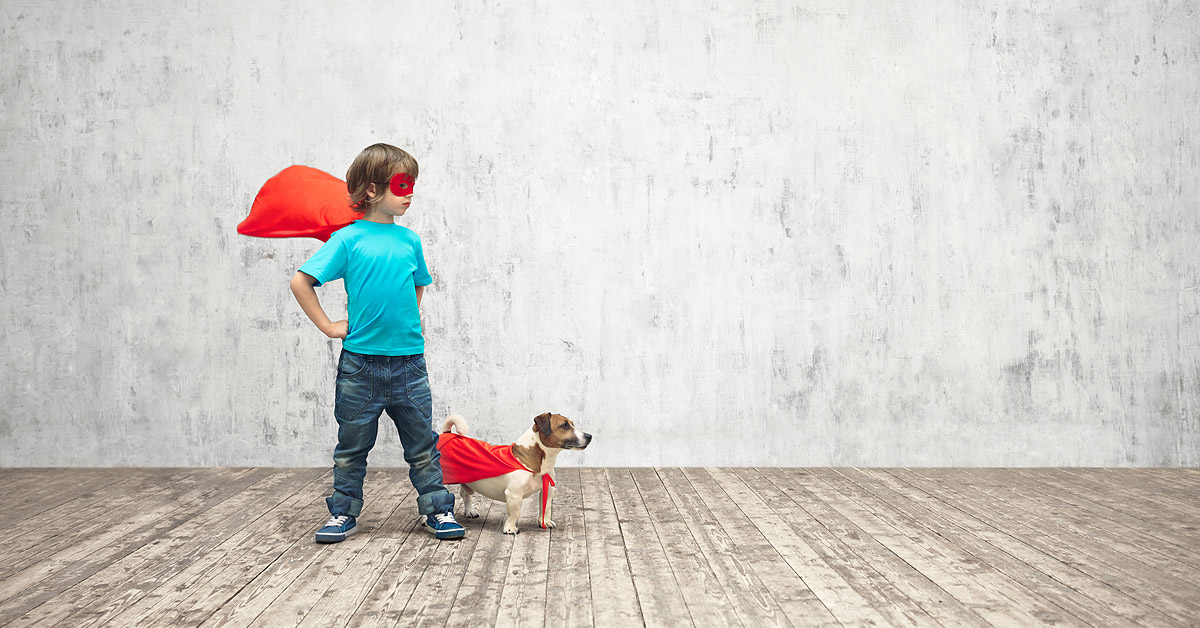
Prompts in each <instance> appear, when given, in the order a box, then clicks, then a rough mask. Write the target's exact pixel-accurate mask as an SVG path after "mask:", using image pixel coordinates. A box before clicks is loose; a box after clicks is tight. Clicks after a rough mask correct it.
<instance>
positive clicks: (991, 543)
mask: <svg viewBox="0 0 1200 628" xmlns="http://www.w3.org/2000/svg"><path fill="white" fill-rule="evenodd" d="M898 471H899V470H895V469H887V470H884V469H837V470H834V471H831V472H830V474H831V475H830V477H829V480H830V481H838V479H837V477H835V476H834V475H833V474H836V476H841V478H844V481H850V482H854V483H856V484H858V486H860V487H861V488H863V489H865V490H866V491H868V492H871V493H872V494H874V495H875V496H876V497H878V498H879V499H881V500H883V501H885V502H887V503H889V504H891V505H892V506H893V507H894V508H897V509H899V510H901V511H902V512H904V513H905V514H907V515H908V516H910V517H911V518H913V519H914V520H916V521H919V522H921V524H922V525H925V526H927V527H928V528H929V529H930V530H932V531H933V532H935V533H937V534H940V535H941V536H943V537H944V538H945V539H946V540H948V541H949V542H951V543H953V544H955V545H957V546H958V547H959V548H960V549H961V550H962V551H964V552H966V553H968V554H970V555H972V556H974V557H975V559H976V560H977V561H978V562H979V564H981V565H987V566H990V567H992V568H994V570H995V572H999V574H1000V577H996V576H995V575H994V572H990V573H986V572H985V574H981V575H985V576H986V577H988V582H989V584H990V586H991V587H992V590H993V591H996V592H998V593H1000V594H1002V595H1003V596H1004V597H1005V598H1007V599H1008V600H1010V601H1011V602H1012V604H1013V607H1014V609H1015V611H1016V612H1019V613H1020V614H1021V615H1023V616H1025V617H1026V618H1027V619H1026V621H1028V622H1029V623H1030V624H1055V625H1058V624H1065V625H1073V626H1080V625H1087V624H1089V623H1093V622H1094V621H1099V616H1098V615H1097V614H1096V613H1095V611H1094V609H1093V608H1092V607H1091V606H1089V605H1087V604H1080V603H1079V601H1078V600H1077V599H1076V598H1072V597H1069V596H1068V595H1067V591H1069V589H1068V588H1067V587H1063V586H1062V585H1061V584H1059V583H1058V582H1056V581H1055V580H1054V579H1053V578H1050V577H1048V576H1046V575H1045V574H1044V573H1043V572H1042V571H1041V570H1039V569H1037V568H1034V567H1032V566H1031V565H1030V564H1027V563H1026V562H1023V561H1022V559H1023V558H1024V559H1027V558H1028V554H1029V548H1027V547H1023V546H1022V545H1021V544H1020V542H1019V541H1017V540H1016V539H1012V538H1011V537H1008V536H1007V535H1004V534H1000V533H997V532H996V531H995V530H994V529H992V528H991V527H990V526H988V525H986V524H984V523H982V522H981V521H979V520H978V519H975V518H973V517H971V516H968V514H967V513H963V512H961V511H959V510H958V509H957V508H956V505H957V504H955V503H951V502H946V501H943V500H940V499H938V498H937V497H935V496H934V495H932V494H929V493H926V492H924V491H921V490H917V489H916V488H914V487H913V486H912V485H910V484H906V483H905V482H902V481H900V480H899V479H897V478H896V477H894V475H892V474H893V473H894V472H898ZM822 473H823V472H822ZM1002 548H1003V549H1002ZM1013 548H1016V549H1015V550H1014V549H1013ZM1056 593H1061V594H1060V595H1056ZM1064 596H1066V597H1064ZM1093 625H1095V624H1094V623H1093Z"/></svg>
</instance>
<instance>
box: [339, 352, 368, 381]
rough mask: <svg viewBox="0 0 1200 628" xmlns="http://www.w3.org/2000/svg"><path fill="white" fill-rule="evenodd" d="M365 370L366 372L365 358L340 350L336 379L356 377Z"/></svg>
mask: <svg viewBox="0 0 1200 628" xmlns="http://www.w3.org/2000/svg"><path fill="white" fill-rule="evenodd" d="M365 370H367V359H366V358H365V357H363V356H361V355H359V354H357V353H352V352H350V351H346V350H345V349H342V355H341V357H340V358H339V359H338V371H337V374H338V378H343V377H348V378H353V377H357V376H359V375H361V374H362V372H363V371H365Z"/></svg>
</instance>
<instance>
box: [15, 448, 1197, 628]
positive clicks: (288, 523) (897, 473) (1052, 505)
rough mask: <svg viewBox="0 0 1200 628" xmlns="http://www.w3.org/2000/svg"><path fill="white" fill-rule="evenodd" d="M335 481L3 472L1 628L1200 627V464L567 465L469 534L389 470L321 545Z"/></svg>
mask: <svg viewBox="0 0 1200 628" xmlns="http://www.w3.org/2000/svg"><path fill="white" fill-rule="evenodd" d="M330 482H331V474H330V471H329V470H328V469H4V470H0V496H3V504H4V506H5V507H4V509H3V511H2V512H0V521H2V522H3V524H4V526H3V530H4V531H5V534H4V538H5V539H6V541H7V542H6V543H4V544H3V546H0V626H72V627H82V626H94V625H112V626H322V627H326V626H376V625H379V626H393V625H403V626H409V625H429V626H492V625H501V626H512V625H522V626H547V627H558V626H592V625H594V626H604V627H608V626H639V625H649V626H672V627H673V626H685V625H695V626H703V627H709V626H718V627H724V626H748V627H749V626H775V625H778V626H788V625H791V626H954V627H958V626H1036V625H1054V626H1197V625H1200V585H1198V584H1197V583H1198V582H1200V499H1198V498H1200V470H1196V469H1154V470H1148V469H859V468H854V469H849V468H839V469H777V468H758V469H727V468H722V469H715V468H710V469H700V468H689V469H678V468H659V469H651V468H639V469H562V470H560V472H559V478H558V484H559V487H560V491H559V493H558V495H557V497H556V507H555V511H554V513H555V514H554V518H555V520H556V522H557V523H558V524H559V527H558V528H557V529H554V530H542V529H539V528H538V527H537V525H536V518H537V506H536V504H535V503H534V501H533V500H530V501H528V502H527V503H526V508H525V511H524V516H523V517H522V520H521V527H522V533H521V534H519V535H517V536H515V537H512V536H505V535H502V534H501V533H500V522H501V519H502V518H503V507H502V505H501V504H497V503H492V502H489V501H487V500H482V501H483V504H482V506H483V507H482V508H481V510H483V511H484V516H483V517H481V518H479V519H474V520H466V521H463V523H464V524H465V525H466V527H467V537H466V539H464V540H461V541H437V540H434V539H433V538H432V536H430V535H429V534H428V533H427V532H426V531H424V530H423V529H421V528H419V527H416V526H415V525H414V524H416V523H417V517H416V511H415V500H414V494H413V491H412V488H411V486H410V485H409V482H408V478H407V474H406V473H405V471H404V470H402V469H383V470H372V471H371V472H370V474H369V475H368V477H367V484H366V488H367V492H368V493H367V507H366V510H365V512H364V515H363V517H362V518H361V519H360V523H359V533H358V534H357V535H356V536H353V537H351V538H350V539H349V540H347V541H345V542H343V543H339V544H334V545H317V544H315V543H313V540H312V535H313V532H314V531H315V530H316V528H317V527H319V526H320V525H321V524H322V523H323V522H324V520H325V519H326V518H327V516H328V514H327V512H326V511H325V506H324V501H323V498H324V496H325V495H326V494H327V493H328V492H329V489H330ZM461 519H462V518H461V517H460V520H461Z"/></svg>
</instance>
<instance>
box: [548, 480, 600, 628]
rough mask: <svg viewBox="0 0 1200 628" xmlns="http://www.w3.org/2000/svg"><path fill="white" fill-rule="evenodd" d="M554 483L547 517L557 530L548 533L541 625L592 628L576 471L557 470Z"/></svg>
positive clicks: (580, 499)
mask: <svg viewBox="0 0 1200 628" xmlns="http://www.w3.org/2000/svg"><path fill="white" fill-rule="evenodd" d="M555 482H557V484H558V486H557V487H556V488H555V493H554V506H553V509H552V511H551V513H550V514H551V518H552V519H553V520H554V523H555V524H556V525H557V526H558V527H556V528H554V529H552V530H551V531H550V553H549V555H548V561H549V564H550V569H549V571H548V572H547V574H546V621H545V626H546V628H557V627H559V626H592V625H594V624H595V620H594V619H593V617H592V583H591V579H590V578H589V576H588V555H587V529H586V528H585V526H584V520H583V508H584V505H583V499H582V492H581V488H580V487H581V484H580V479H579V470H578V469H574V468H568V469H558V470H556V471H555Z"/></svg>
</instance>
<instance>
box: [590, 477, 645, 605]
mask: <svg viewBox="0 0 1200 628" xmlns="http://www.w3.org/2000/svg"><path fill="white" fill-rule="evenodd" d="M579 476H580V489H581V492H582V499H583V503H584V504H586V508H585V509H584V513H583V514H584V527H585V529H586V530H587V553H588V579H589V582H591V584H592V600H593V601H594V602H595V601H599V602H598V603H594V604H593V605H592V617H593V618H594V619H595V620H596V625H597V626H635V625H645V623H646V621H645V620H644V619H643V618H642V606H641V602H640V600H638V594H637V587H636V586H635V585H634V581H633V574H632V571H631V569H630V565H629V559H628V557H627V556H628V550H627V548H626V546H625V538H624V536H623V535H622V530H621V526H620V522H619V520H618V518H617V511H616V506H615V505H614V503H613V498H612V493H611V492H610V490H609V486H608V474H607V473H606V470H605V469H580V473H579Z"/></svg>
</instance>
